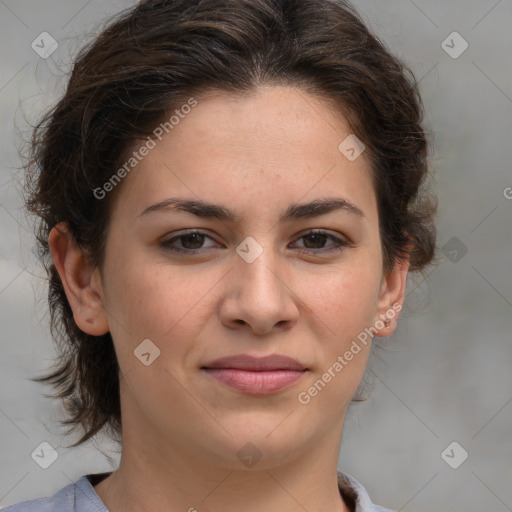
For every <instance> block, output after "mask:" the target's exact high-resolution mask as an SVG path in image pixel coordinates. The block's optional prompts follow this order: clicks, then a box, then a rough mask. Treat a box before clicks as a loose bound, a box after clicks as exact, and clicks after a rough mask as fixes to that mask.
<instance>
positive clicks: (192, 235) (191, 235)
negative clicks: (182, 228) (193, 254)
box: [182, 233, 204, 249]
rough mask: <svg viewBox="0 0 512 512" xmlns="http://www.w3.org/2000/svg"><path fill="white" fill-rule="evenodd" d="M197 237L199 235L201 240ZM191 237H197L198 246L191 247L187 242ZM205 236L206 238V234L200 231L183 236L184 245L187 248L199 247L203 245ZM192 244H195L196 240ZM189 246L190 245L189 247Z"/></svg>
mask: <svg viewBox="0 0 512 512" xmlns="http://www.w3.org/2000/svg"><path fill="white" fill-rule="evenodd" d="M197 237H199V240H197ZM191 238H196V243H197V242H199V243H198V244H197V246H195V247H190V244H187V243H185V242H186V241H187V240H190V239H191ZM203 238H204V235H201V234H200V233H192V234H190V235H185V236H184V237H183V242H182V243H183V245H184V246H185V247H186V248H187V249H199V248H200V247H201V246H202V245H203ZM192 245H194V242H192ZM187 246H188V247H187Z"/></svg>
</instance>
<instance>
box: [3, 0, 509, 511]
mask: <svg viewBox="0 0 512 512" xmlns="http://www.w3.org/2000/svg"><path fill="white" fill-rule="evenodd" d="M131 4H133V2H129V1H121V0H117V1H113V0H90V1H85V0H67V1H64V0H53V1H50V0H48V1H37V2H35V1H29V0H0V21H1V25H0V28H1V30H0V49H1V50H0V51H1V52H2V60H1V70H2V72H1V76H0V109H1V130H2V131H1V136H0V144H1V155H2V158H1V161H0V165H1V174H0V205H1V207H0V225H1V237H0V304H1V306H0V321H1V336H2V338H1V351H2V354H1V355H2V357H1V364H2V366H1V387H0V390H1V395H0V399H1V404H0V449H1V453H2V463H1V465H0V504H1V505H2V506H5V505H8V504H11V503H14V502H17V501H21V500H23V499H29V498H35V497H39V496H43V495H49V494H52V493H53V492H55V491H56V490H58V489H59V488H61V487H63V486H64V485H67V484H68V483H70V482H71V481H73V480H74V479H75V478H77V477H78V476H80V475H81V474H85V473H94V472H100V471H110V470H111V469H112V468H113V467H115V466H116V464H117V460H118V459H117V456H118V455H117V454H116V452H115V446H113V445H112V444H110V443H108V442H105V441H103V442H101V443H100V442H98V446H97V447H99V448H101V449H102V450H103V452H104V454H102V453H101V452H100V451H98V450H97V447H96V446H95V445H94V444H93V443H88V444H87V445H86V446H83V447H80V448H76V449H66V448H65V445H68V444H71V440H70V438H69V437H68V438H63V437H62V430H59V428H58V424H57V421H58V419H59V418H61V417H62V410H61V407H60V405H59V403H58V402H57V401H51V400H50V399H47V398H45V397H44V392H45V391H46V392H48V391H49V390H48V388H44V387H43V386H42V385H40V384H36V383H33V382H30V381H29V380H28V378H29V377H31V376H35V375H37V374H38V373H40V372H41V371H42V370H43V369H44V368H46V367H47V365H48V364H49V363H50V362H51V359H52V356H53V354H54V352H53V348H52V343H51V339H50V336H49V333H48V325H47V321H48V315H47V306H46V283H45V281H44V280H43V279H41V276H42V275H43V274H42V271H41V269H40V268H39V267H38V266H37V264H36V262H35V258H34V256H33V254H32V247H33V245H34V244H33V237H32V233H31V225H30V219H28V220H27V219H26V217H25V215H24V213H23V210H22V208H21V199H20V188H21V186H22V184H23V173H22V171H20V168H19V167H20V160H19V157H18V153H17V147H18V146H19V145H20V144H21V141H22V139H23V138H26V137H27V136H28V135H29V131H28V128H27V127H28V125H27V121H28V122H34V121H35V120H36V119H37V117H38V116H39V115H40V113H41V111H42V110H43V109H45V108H46V107H48V106H49V105H50V104H51V103H52V102H53V101H54V100H55V99H56V98H57V97H58V96H59V94H60V93H61V91H62V88H63V87H64V85H65V83H66V78H65V76H63V73H65V72H66V71H68V70H69V63H70V62H71V58H70V56H71V55H74V53H75V52H76V51H77V49H78V48H80V47H81V45H82V44H83V43H84V42H85V41H86V40H87V37H88V35H90V34H93V33H95V32H96V31H97V29H98V24H99V23H100V22H102V20H104V19H105V17H106V16H107V15H109V14H112V13H115V12H118V11H119V10H121V9H122V8H124V7H128V6H130V5H131ZM354 4H355V5H356V7H358V9H359V11H360V12H361V13H362V15H363V17H364V19H365V20H366V21H367V22H368V23H369V24H370V25H371V26H372V27H373V28H374V30H375V31H376V32H377V34H378V35H379V36H380V37H381V39H382V40H384V41H385V42H386V43H387V44H388V45H389V47H390V48H391V49H392V50H393V51H394V52H395V53H396V54H397V55H398V56H400V57H402V58H403V59H404V60H405V61H406V62H407V63H408V64H409V65H410V66H411V68H412V69H413V71H414V72H415V74H416V76H417V77H418V79H421V90H422V94H423V99H424V102H425V106H426V111H427V119H426V128H427V130H428V131H430V132H432V134H431V139H432V141H433V144H434V146H433V147H434V154H433V156H432V164H433V168H434V170H435V188H436V191H437V194H438V197H439V204H440V208H439V216H438V227H439V238H438V245H439V248H440V250H441V252H440V254H441V260H440V263H439V265H438V266H437V267H436V268H435V269H434V270H432V271H431V272H430V274H429V275H428V276H427V277H426V279H424V280H423V277H418V278H416V279H415V280H409V283H408V296H407V301H408V304H409V306H408V308H407V310H406V311H405V314H404V315H403V316H402V317H401V320H400V323H399V328H398V330H397V332H396V333H395V335H394V336H393V337H392V338H388V339H387V340H386V341H385V343H383V345H384V346H385V349H384V350H382V351H379V352H378V354H379V355H380V359H375V361H373V362H372V368H373V371H374V373H375V379H374V380H375V387H374V391H373V394H372V395H371V397H370V399H369V400H368V401H367V402H365V403H363V404H360V405H354V406H351V408H350V414H349V416H348V418H347V421H346V425H345V430H344V436H343V441H342V449H341V458H340V468H341V469H343V470H344V471H346V472H348V473H350V474H352V475H353V476H355V477H356V478H358V479H359V480H360V481H361V482H362V483H363V484H364V485H365V486H366V487H367V489H368V491H369V493H370V496H371V497H372V499H373V501H374V502H376V503H378V504H381V505H385V506H387V507H390V508H394V509H397V510H404V511H413V510H414V511H434V510H436V511H441V510H442V511H466V512H471V511H485V512H490V511H506V510H509V511H511V510H512V439H511V433H512V429H511V425H512V372H511V368H512V347H511V341H512V340H511V335H510V333H511V327H512V321H511V318H512V315H511V313H512V282H511V281H512V279H511V276H512V273H511V270H510V269H511V263H512V236H511V235H512V227H511V226H512V222H511V220H512V200H510V199H507V197H506V196H507V195H508V196H509V197H511V196H512V193H510V194H507V190H510V189H507V187H511V186H512V172H511V163H510V152H509V149H510V146H511V142H512V137H511V135H512V63H511V49H512V30H511V29H510V26H511V24H512V1H511V0H499V1H497V0H478V1H477V0H464V1H462V0H448V1H446V0H434V1H426V0H415V1H413V0H392V1H390V0H388V1H386V2H383V1H377V0H373V1H371V0H361V1H358V0H355V1H354ZM43 31H46V32H49V33H50V34H51V35H52V36H53V37H54V38H55V39H56V40H57V41H58V43H59V47H58V49H57V51H55V53H54V54H53V55H52V56H51V57H50V58H48V59H43V58H41V57H39V56H38V55H37V54H36V53H35V51H33V50H32V48H31V42H32V41H33V40H34V39H35V38H36V37H37V36H38V35H39V34H40V33H41V32H43ZM454 31H456V32H458V33H460V35H461V36H462V37H463V38H464V39H465V40H466V41H467V42H468V43H469V48H468V49H467V50H466V51H465V52H464V53H463V54H462V55H461V56H460V57H458V58H456V59H454V58H452V57H450V56H449V55H448V54H447V53H446V52H445V50H444V49H443V48H442V46H441V44H442V42H443V41H444V40H445V39H446V38H447V37H448V35H449V34H451V33H452V32H454ZM450 44H451V43H450ZM454 45H455V49H457V48H460V46H459V42H457V41H455V40H454ZM15 126H16V128H15ZM454 237H455V240H453V238H454ZM443 248H444V249H443ZM464 248H466V249H467V253H465V254H464V250H465V249H464ZM43 441H47V442H48V443H50V444H51V445H52V446H53V447H55V448H56V450H57V452H58V455H59V456H58V459H57V460H56V461H55V462H54V463H53V464H52V465H51V466H50V467H49V468H48V469H46V470H45V469H42V468H40V467H39V466H38V465H37V464H36V463H35V462H34V460H33V459H32V457H31V453H32V452H33V450H34V449H35V448H36V447H37V446H38V445H39V444H40V443H41V442H43ZM100 441H101V440H100ZM453 441H456V442H457V443H459V444H460V445H461V446H462V447H463V448H464V449H465V450H466V451H467V452H468V454H469V456H468V458H467V460H466V461H465V462H464V463H463V464H462V465H460V467H458V468H457V469H452V468H451V467H450V466H449V465H448V464H447V463H446V462H445V461H444V460H443V459H442V457H441V453H442V452H443V450H444V449H445V448H446V447H447V446H448V445H449V444H450V443H452V442H453ZM460 450H461V449H460V448H456V449H455V450H454V451H453V452H450V451H448V453H449V455H450V456H451V460H452V461H457V460H458V457H459V456H460V453H461V451H460ZM105 455H110V456H112V459H111V460H110V461H109V460H108V459H107V458H106V456H105Z"/></svg>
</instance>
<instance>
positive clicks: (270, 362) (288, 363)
mask: <svg viewBox="0 0 512 512" xmlns="http://www.w3.org/2000/svg"><path fill="white" fill-rule="evenodd" d="M203 368H232V369H236V370H250V371H265V370H268V371H271V370H295V371H303V370H306V369H307V368H306V367H305V366H304V365H303V364H301V363H299V362H298V361H297V360H295V359H292V358H291V357H288V356H283V355H277V354H274V355H269V356H265V357H253V356H250V355H247V354H238V355H235V356H228V357H222V358H220V359H215V361H212V362H210V363H208V364H206V365H204V366H203Z"/></svg>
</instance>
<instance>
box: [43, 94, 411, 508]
mask: <svg viewBox="0 0 512 512" xmlns="http://www.w3.org/2000/svg"><path fill="white" fill-rule="evenodd" d="M197 99H198V105H197V106H196V107H195V108H194V109H192V111H191V112H190V114H188V115H187V116H186V117H185V119H183V120H181V121H180V123H179V124H178V125H176V126H175V128H174V129H173V131H172V132H170V133H169V134H168V135H166V136H165V137H164V138H163V140H162V141H161V142H158V144H157V146H156V147H155V148H154V149H152V150H151V151H150V152H149V154H148V155H147V156H146V157H145V158H144V159H143V160H142V161H141V162H140V163H139V164H138V166H137V167H136V169H134V170H133V171H132V172H131V173H130V174H129V175H128V176H127V177H126V178H124V180H123V182H122V184H121V185H120V187H121V188H120V189H119V190H118V191H117V192H118V195H117V196H116V201H115V203H114V208H113V213H112V218H111V225H110V229H109V233H108V238H107V245H106V253H105V260H104V265H103V268H102V269H101V272H100V269H98V268H91V267H90V266H88V264H87V262H86V260H85V259H84V258H83V255H82V252H81V251H80V250H79V249H78V248H77V246H76V244H75V243H74V241H73V239H72V238H71V236H70V235H69V233H68V232H67V231H66V225H65V224H60V225H59V226H57V227H56V228H55V229H54V230H52V232H51V235H50V247H51V253H52V256H53V259H54V262H55V265H56V267H57V269H58V272H59V274H60V276H61V279H62V281H63V284H64V288H65V291H66V295H67V297H68V300H69V302H70V304H71V307H72V309H73V312H74V318H75V321H76V322H77V325H78V326H79V327H80V328H81V329H82V330H84V331H85V332H87V333H89V334H93V335H100V334H104V333H106V332H108V331H110V332H111V334H112V337H113V340H114V345H115V349H116V353H117V356H118V360H119V364H120V368H121V373H122V375H121V377H120V379H121V381H120V388H121V405H122V420H123V449H122V456H121V462H120V466H119V468H118V470H116V471H115V472H114V473H113V474H112V475H111V476H110V477H108V478H107V479H106V480H104V481H103V482H101V483H100V484H98V485H97V486H96V487H95V490H96V492H97V493H98V495H99V496H100V498H101V499H102V500H103V501H104V502H105V504H106V506H107V507H108V508H109V510H110V511H111V512H118V511H119V512H120V511H126V512H132V511H142V510H152V511H157V512H158V511H164V510H165V511H169V510H190V511H191V510H194V508H195V509H196V510H198V511H199V512H201V511H215V512H217V511H219V512H220V511H223V512H230V511H235V510H236V511H238V510H246V511H262V510H280V511H284V512H288V511H290V512H291V511H299V510H300V511H303V510H304V509H305V510H308V511H327V510H329V511H337V512H341V511H347V510H349V509H348V507H347V505H346V503H345V502H344V500H343V499H342V498H341V496H340V493H339V490H338V487H337V480H336V469H337V463H338V452H339V447H340V441H341V434H342V429H343V423H344V419H345V414H346V410H347V406H348V404H349V402H350V400H351V398H352V397H353V395H354V393H355V391H356V390H357V387H358V385H359V383H360V381H361V378H362V376H363V373H364V370H365V366H366V363H367V358H368V355H369V351H370V343H368V344H367V345H366V346H363V345H361V347H362V350H361V351H360V352H359V353H358V354H357V355H355V356H354V358H353V359H352V360H351V361H350V362H349V363H348V364H347V365H346V366H345V367H344V368H343V370H342V371H340V372H339V373H337V374H336V376H335V377H334V378H332V380H331V381H330V382H329V383H328V384H327V385H326V386H325V387H324V388H323V389H322V390H321V391H320V392H319V393H318V394H317V396H315V397H314V398H312V399H311V401H310V402H309V403H308V404H307V405H304V404H301V403H299V401H298V398H297V397H298V394H299V393H300V392H303V391H307V390H308V388H309V387H311V386H312V384H313V383H314V382H315V381H317V380H318V379H319V378H321V377H322V375H323V374H324V372H325V371H327V369H328V368H329V367H332V365H333V363H334V362H335V361H336V360H337V357H338V356H339V355H343V354H344V353H345V352H346V351H347V350H348V349H349V348H350V346H351V343H352V341H353V340H355V339H356V338H357V335H358V334H359V333H361V332H362V331H364V329H365V328H368V327H370V326H374V325H375V323H376V321H377V320H379V318H382V316H380V315H383V314H385V313H386V312H387V311H389V310H390V309H392V306H393V304H396V303H400V304H401V303H403V298H404V289H405V284H406V278H407V271H408V263H407V261H397V264H396V266H395V268H394V270H393V271H392V272H391V273H389V274H388V275H384V274H383V268H382V248H381V242H380V237H379V230H378V214H377V202H376V196H375V191H374V189H373V185H372V182H371V179H370V166H369V161H368V160H367V158H366V155H365V153H363V154H362V155H361V156H360V157H359V158H357V159H356V160H355V161H349V160H348V159H347V158H345V156H344V155H343V154H341V152H340V151H339V150H338V145H339V144H340V142H341V141H343V140H344V139H345V138H346V137H347V136H348V135H349V134H350V130H349V128H348V126H347V124H346V122H345V120H344V118H343V117H342V116H341V115H340V114H338V113H337V112H335V111H334V109H333V108H332V106H331V105H329V104H328V103H326V102H325V100H323V99H320V98H316V97H314V96H311V95H309V94H308V93H306V92H305V91H302V90H298V89H295V88H293V87H286V86H273V87H271V86H265V87H261V88H259V89H258V90H257V91H255V92H254V93H253V94H251V95H250V96H244V97H242V96H238V95H226V94H222V93H218V94H216V95H210V96H208V97H206V96H204V97H201V98H199V97H197ZM169 197H180V198H189V199H201V200H203V201H208V202H211V203H215V204H219V205H222V206H224V207H227V208H230V209H233V210H234V211H235V213H236V214H237V215H238V216H239V219H238V220H237V221H236V222H234V223H228V222H226V221H223V220H218V219H204V218H199V217H196V216H195V215H193V214H191V213H188V212H180V211H172V210H170V209H169V210H167V211H154V212H151V213H146V214H144V215H140V214H141V212H142V211H143V210H144V209H145V208H147V207H148V206H150V205H153V204H154V203H157V202H159V201H162V200H165V199H167V198H169ZM325 197H339V198H344V199H345V200H347V201H349V202H350V203H352V204H353V205H356V206H357V207H358V208H359V209H360V210H361V211H362V212H363V214H364V217H360V216H357V215H355V214H353V213H351V212H349V211H347V210H335V211H333V212H330V213H328V214H325V215H322V216H320V217H316V218H314V217H313V218H303V219H298V220H292V221H288V222H285V223H279V222H278V219H279V216H280V215H281V213H282V212H284V211H285V209H286V208H287V207H288V206H289V205H290V204H291V203H299V202H300V203H305V202H309V201H312V200H314V199H322V198H325ZM191 228H196V229H199V230H201V231H202V232H203V233H205V234H206V235H207V236H206V237H205V238H204V239H203V240H204V241H203V245H202V246H201V241H199V242H198V241H197V240H190V239H186V238H185V239H183V238H182V239H178V240H177V241H175V242H174V247H179V248H196V247H197V248H199V249H198V250H199V253H198V254H196V255H183V254H174V253H172V252H171V251H170V250H169V248H168V247H167V248H165V247H162V245H161V243H162V241H164V240H169V239H170V238H172V237H173V236H176V234H177V233H179V232H180V231H182V230H184V229H191ZM311 229H323V230H326V231H328V234H332V235H333V236H335V237H337V238H339V239H346V240H348V241H349V242H350V245H349V246H346V247H344V248H342V250H341V251H340V252H326V251H327V249H330V248H333V247H336V243H335V242H334V241H333V240H332V239H329V238H326V239H323V241H322V239H321V240H320V241H315V239H314V238H313V239H311V238H308V237H306V238H301V237H304V236H305V235H306V234H307V233H308V231H310V230H311ZM248 236H251V237H253V238H254V239H255V240H256V241H257V242H258V243H259V244H260V245H261V246H262V248H263V252H262V254H261V255H260V256H259V257H258V258H256V259H255V261H253V262H252V263H248V262H246V261H245V260H244V259H242V258H241V257H240V256H239V255H238V254H237V252H236V248H237V247H238V246H239V245H240V244H241V242H242V241H243V240H244V239H245V238H246V237H248ZM208 237H210V238H208ZM187 243H188V245H187ZM301 250H302V251H304V250H306V251H307V250H309V252H308V253H305V252H300V251H301ZM315 251H316V252H315ZM398 316H399V315H398V313H397V314H396V315H395V316H394V318H393V319H392V320H391V324H390V325H389V327H388V328H382V329H380V330H378V332H377V336H389V335H390V334H392V333H393V331H394V329H395V328H396V321H397V318H398ZM144 339H150V340H151V341H152V342H153V343H154V344H155V345H156V346H157V347H158V348H159V350H160V355H159V357H158V358H156V359H155V360H154V362H152V364H150V365H149V366H145V365H143V364H142V363H141V361H140V360H139V359H138V358H137V357H135V356H134V350H135V349H136V347H137V346H138V345H139V344H140V343H141V341H142V340H144ZM234 354H251V355H254V356H263V355H267V354H283V355H287V356H290V357H293V358H295V359H297V360H298V361H300V362H302V363H303V364H304V365H305V366H306V367H307V368H308V371H307V372H305V373H304V375H303V376H302V377H301V379H300V380H299V381H298V382H297V383H296V384H294V385H293V386H292V387H291V388H288V389H286V390H282V391H280V392H277V393H274V394H271V395H266V396H251V395H248V394H245V393H242V392H239V391H235V390H233V389H231V388H227V387H225V386H223V385H222V384H221V383H219V382H218V381H216V380H214V379H213V378H212V377H211V376H210V375H208V374H206V373H205V372H204V371H203V370H201V366H203V365H205V364H206V363H208V362H210V361H212V360H214V359H217V358H219V357H224V356H228V355H234ZM248 442H250V443H252V444H253V445H254V446H255V447H256V449H257V450H258V452H259V453H260V454H261V455H262V457H261V459H260V460H259V461H258V462H257V463H256V464H255V465H254V466H252V467H247V466H245V465H244V464H243V463H242V462H241V460H240V459H239V458H238V456H237V452H238V451H239V450H240V449H241V448H242V447H243V446H244V445H246V443H248ZM253 450H255V449H254V448H253Z"/></svg>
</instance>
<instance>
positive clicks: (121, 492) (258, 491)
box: [95, 435, 349, 512]
mask: <svg viewBox="0 0 512 512" xmlns="http://www.w3.org/2000/svg"><path fill="white" fill-rule="evenodd" d="M339 443H340V441H338V442H337V445H336V446H333V443H332V439H331V436H329V435H327V436H325V438H324V439H323V440H320V443H319V444H317V445H316V446H315V450H314V452H313V453H304V454H302V455H301V456H298V457H296V458H294V459H293V460H290V461H289V462H287V463H286V464H282V465H279V464H277V463H276V462H275V461H273V463H269V462H268V461H267V463H266V465H265V466H262V467H261V468H259V469H257V468H258V466H259V464H258V463H257V464H255V466H254V467H252V468H250V469H249V468H248V469H243V470H241V469H232V468H229V467H222V466H219V465H215V464H212V463H211V461H207V460H204V459H201V460H198V459H196V458H194V457H193V456H191V454H190V451H182V450H180V447H179V446H170V447H167V448H165V449H164V448H162V447H163V445H161V444H160V445H159V443H155V442H150V441H149V440H148V438H147V437H146V438H144V437H143V436H140V437H139V436H133V438H130V436H128V437H127V438H126V439H123V452H122V456H121V461H120V464H119V468H118V469H117V470H116V471H114V472H113V473H112V475H110V476H109V477H107V478H106V479H105V480H103V481H102V482H101V483H99V484H98V485H97V486H96V487H95V491H96V493H97V494H98V495H99V497H100V498H101V499H102V501H103V502H104V503H105V505H106V506H107V508H108V509H109V511H110V512H121V511H123V512H135V511H141V510H151V511H152V512H164V511H165V512H169V511H170V510H183V511H188V512H202V511H205V510H208V511H209V512H221V511H222V512H235V511H239V510H244V511H247V512H260V511H263V510H279V511H280V512H299V511H300V512H304V510H307V511H310V512H313V511H329V512H349V508H348V506H347V504H346V503H345V502H344V501H343V498H342V497H341V495H340V492H339V488H338V483H337V456H338V452H339ZM148 447H149V450H148Z"/></svg>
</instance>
